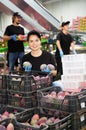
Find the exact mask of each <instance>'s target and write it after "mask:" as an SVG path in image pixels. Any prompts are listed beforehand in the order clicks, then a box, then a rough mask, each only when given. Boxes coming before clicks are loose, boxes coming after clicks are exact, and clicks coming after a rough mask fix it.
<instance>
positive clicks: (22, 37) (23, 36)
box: [17, 34, 27, 41]
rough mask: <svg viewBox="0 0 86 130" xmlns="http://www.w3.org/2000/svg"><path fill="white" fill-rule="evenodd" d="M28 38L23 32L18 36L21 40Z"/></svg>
mask: <svg viewBox="0 0 86 130" xmlns="http://www.w3.org/2000/svg"><path fill="white" fill-rule="evenodd" d="M26 38H27V37H26V36H25V35H22V34H20V35H18V36H17V39H18V40H20V41H23V40H26Z"/></svg>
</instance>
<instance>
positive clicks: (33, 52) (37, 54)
mask: <svg viewBox="0 0 86 130" xmlns="http://www.w3.org/2000/svg"><path fill="white" fill-rule="evenodd" d="M41 54H42V50H38V51H31V55H32V56H34V57H39V56H41Z"/></svg>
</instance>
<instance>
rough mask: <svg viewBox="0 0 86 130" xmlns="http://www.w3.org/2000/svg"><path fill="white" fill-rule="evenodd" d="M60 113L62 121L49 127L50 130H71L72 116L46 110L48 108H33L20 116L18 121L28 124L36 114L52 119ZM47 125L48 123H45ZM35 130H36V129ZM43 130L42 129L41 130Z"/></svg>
mask: <svg viewBox="0 0 86 130" xmlns="http://www.w3.org/2000/svg"><path fill="white" fill-rule="evenodd" d="M56 113H58V117H59V118H60V121H59V122H57V123H51V124H49V125H48V130H64V129H66V130H71V123H72V115H71V114H69V113H67V112H62V111H57V110H53V109H46V108H33V109H29V110H26V111H25V112H22V113H20V114H19V115H18V117H17V119H18V120H17V121H18V122H20V123H23V122H26V121H27V120H28V119H30V120H29V121H31V118H32V116H33V115H34V114H39V117H44V116H45V117H47V118H48V119H49V118H51V117H54V115H55V116H56ZM45 124H46V123H45ZM34 130H35V129H34ZM40 130H41V129H40Z"/></svg>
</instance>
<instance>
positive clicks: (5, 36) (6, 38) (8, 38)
mask: <svg viewBox="0 0 86 130" xmlns="http://www.w3.org/2000/svg"><path fill="white" fill-rule="evenodd" d="M3 38H4V41H9V40H11V37H10V36H7V35H4V36H3Z"/></svg>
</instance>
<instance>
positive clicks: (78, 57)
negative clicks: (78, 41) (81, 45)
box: [62, 53, 86, 62]
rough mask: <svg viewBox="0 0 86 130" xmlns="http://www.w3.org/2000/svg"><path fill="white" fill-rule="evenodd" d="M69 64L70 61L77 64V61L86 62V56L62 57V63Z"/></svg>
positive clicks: (72, 55)
mask: <svg viewBox="0 0 86 130" xmlns="http://www.w3.org/2000/svg"><path fill="white" fill-rule="evenodd" d="M66 61H67V62H68V61H70V62H71V61H72V62H75V61H76V62H77V61H86V54H85V53H84V54H76V55H74V54H71V55H64V56H63V57H62V62H66Z"/></svg>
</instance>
